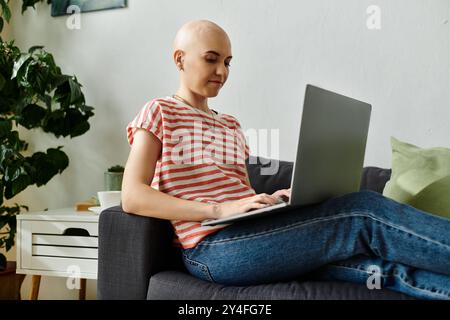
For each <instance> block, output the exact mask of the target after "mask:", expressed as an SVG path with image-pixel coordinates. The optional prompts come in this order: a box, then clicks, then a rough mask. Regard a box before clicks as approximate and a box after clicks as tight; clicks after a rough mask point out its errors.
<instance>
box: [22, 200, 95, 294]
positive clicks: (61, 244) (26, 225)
mask: <svg viewBox="0 0 450 320" xmlns="http://www.w3.org/2000/svg"><path fill="white" fill-rule="evenodd" d="M98 218H99V215H98V214H96V213H93V212H90V211H75V209H74V208H64V209H57V210H48V211H41V212H33V213H22V214H19V215H17V270H16V272H17V273H23V274H30V275H33V278H32V289H31V295H30V299H32V300H36V299H37V297H38V295H39V284H40V280H41V276H57V277H66V278H69V277H70V278H71V279H74V278H80V279H81V280H80V292H79V297H80V299H84V298H85V295H86V279H97V260H98Z"/></svg>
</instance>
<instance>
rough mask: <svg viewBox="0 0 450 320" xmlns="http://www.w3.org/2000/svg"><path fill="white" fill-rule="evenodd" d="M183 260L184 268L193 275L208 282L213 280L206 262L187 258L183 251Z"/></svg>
mask: <svg viewBox="0 0 450 320" xmlns="http://www.w3.org/2000/svg"><path fill="white" fill-rule="evenodd" d="M183 262H184V265H185V267H186V269H187V270H188V271H189V273H190V274H192V275H193V276H194V277H196V278H199V279H202V280H206V281H209V282H215V281H214V279H213V277H212V276H211V273H210V272H209V268H208V266H207V265H206V264H204V263H201V262H198V261H195V260H192V259H189V258H188V257H187V255H186V254H185V253H183Z"/></svg>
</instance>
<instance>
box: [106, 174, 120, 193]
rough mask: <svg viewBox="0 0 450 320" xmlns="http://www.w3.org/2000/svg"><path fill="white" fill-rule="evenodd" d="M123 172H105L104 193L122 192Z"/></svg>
mask: <svg viewBox="0 0 450 320" xmlns="http://www.w3.org/2000/svg"><path fill="white" fill-rule="evenodd" d="M122 179H123V172H108V171H107V172H105V175H104V187H105V190H104V191H120V190H122Z"/></svg>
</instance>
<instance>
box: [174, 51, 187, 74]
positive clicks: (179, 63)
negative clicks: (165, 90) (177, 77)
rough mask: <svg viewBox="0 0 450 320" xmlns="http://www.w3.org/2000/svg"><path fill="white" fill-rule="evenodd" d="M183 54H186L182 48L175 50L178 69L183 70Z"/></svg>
mask: <svg viewBox="0 0 450 320" xmlns="http://www.w3.org/2000/svg"><path fill="white" fill-rule="evenodd" d="M183 55H184V52H183V51H181V50H176V51H175V52H174V55H173V57H174V60H175V64H176V66H177V68H178V70H183V62H184V59H183Z"/></svg>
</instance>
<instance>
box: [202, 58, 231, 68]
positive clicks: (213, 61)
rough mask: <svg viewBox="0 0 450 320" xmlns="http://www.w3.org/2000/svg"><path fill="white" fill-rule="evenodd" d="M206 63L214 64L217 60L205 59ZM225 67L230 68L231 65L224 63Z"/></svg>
mask: <svg viewBox="0 0 450 320" xmlns="http://www.w3.org/2000/svg"><path fill="white" fill-rule="evenodd" d="M206 61H207V62H208V63H216V62H217V60H216V59H208V58H207V59H206ZM225 65H226V66H227V67H231V64H230V63H229V62H225Z"/></svg>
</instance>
